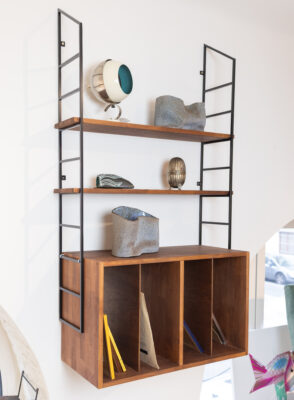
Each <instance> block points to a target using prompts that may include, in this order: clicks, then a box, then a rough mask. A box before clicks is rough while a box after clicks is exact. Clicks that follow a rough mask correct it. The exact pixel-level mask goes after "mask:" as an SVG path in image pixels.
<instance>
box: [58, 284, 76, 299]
mask: <svg viewBox="0 0 294 400" xmlns="http://www.w3.org/2000/svg"><path fill="white" fill-rule="evenodd" d="M59 290H61V291H62V292H65V293H68V294H71V295H72V296H75V297H79V298H80V297H81V295H80V293H77V292H74V291H73V290H70V289H66V288H65V287H63V286H60V288H59Z"/></svg>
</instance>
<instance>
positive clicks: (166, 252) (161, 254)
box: [65, 245, 247, 267]
mask: <svg viewBox="0 0 294 400" xmlns="http://www.w3.org/2000/svg"><path fill="white" fill-rule="evenodd" d="M246 254H247V252H246V251H241V250H228V249H223V248H219V247H211V246H197V245H196V246H195V245H191V246H168V247H160V249H159V251H158V252H157V253H150V254H142V255H141V256H138V257H130V258H120V257H114V256H113V255H112V254H111V251H110V250H94V251H85V252H84V257H85V258H86V259H95V260H97V261H99V262H102V263H103V264H104V266H105V267H108V266H114V265H131V264H140V263H142V264H147V263H148V264H150V263H156V262H169V261H185V260H201V259H212V258H224V257H238V256H246ZM65 255H67V256H70V257H74V258H76V259H78V258H79V256H80V253H79V252H67V253H65Z"/></svg>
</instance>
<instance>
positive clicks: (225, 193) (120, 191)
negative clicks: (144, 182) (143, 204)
mask: <svg viewBox="0 0 294 400" xmlns="http://www.w3.org/2000/svg"><path fill="white" fill-rule="evenodd" d="M80 191H81V190H80V189H79V188H63V189H54V193H59V194H79V193H80ZM83 193H87V194H165V195H173V196H185V195H198V196H200V195H202V196H229V194H230V192H229V191H226V190H172V189H113V188H107V189H105V188H84V190H83Z"/></svg>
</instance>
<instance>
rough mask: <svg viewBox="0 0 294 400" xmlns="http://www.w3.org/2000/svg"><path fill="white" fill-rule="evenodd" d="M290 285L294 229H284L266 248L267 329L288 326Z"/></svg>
mask: <svg viewBox="0 0 294 400" xmlns="http://www.w3.org/2000/svg"><path fill="white" fill-rule="evenodd" d="M289 284H294V229H282V230H280V232H277V233H276V234H275V235H274V236H273V237H272V238H271V239H270V240H269V241H268V242H267V243H266V248H265V285H264V327H265V328H267V327H272V326H280V325H286V324H287V316H286V305H285V296H284V286H285V285H289Z"/></svg>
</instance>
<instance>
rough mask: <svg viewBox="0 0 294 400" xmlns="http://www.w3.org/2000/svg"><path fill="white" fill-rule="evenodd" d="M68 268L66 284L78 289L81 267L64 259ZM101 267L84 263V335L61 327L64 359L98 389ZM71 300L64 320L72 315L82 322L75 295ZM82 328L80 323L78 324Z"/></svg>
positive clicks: (64, 326) (64, 314)
mask: <svg viewBox="0 0 294 400" xmlns="http://www.w3.org/2000/svg"><path fill="white" fill-rule="evenodd" d="M63 265H66V268H65V269H64V273H63V281H64V282H63V284H66V285H68V284H69V283H70V282H76V283H73V286H71V287H69V289H71V290H76V289H77V282H78V277H77V276H78V274H79V271H78V269H77V268H76V267H77V266H78V265H77V264H76V263H72V262H71V261H67V260H63ZM98 288H99V268H98V267H97V265H96V261H95V260H85V287H84V290H85V299H84V302H85V303H84V325H85V327H84V328H85V333H83V334H80V333H79V332H77V331H75V330H73V329H72V328H71V327H69V326H67V325H65V324H62V330H61V340H62V343H61V358H62V361H64V362H65V363H67V364H68V365H69V366H71V367H72V368H73V369H74V370H75V371H77V372H78V373H79V374H80V375H82V376H83V377H84V378H86V379H87V380H88V381H89V382H91V383H92V384H93V385H95V386H98V373H97V368H98V354H99V351H98V313H99V298H98V290H97V289H98ZM66 297H67V298H68V300H67V301H66V299H65V301H64V304H63V317H64V318H66V317H67V315H70V313H73V314H74V315H75V322H77V321H78V319H79V315H80V313H79V309H78V308H74V304H73V300H70V299H69V297H71V299H73V298H74V299H76V298H75V297H73V296H70V295H67V296H66ZM77 325H79V323H78V324H77Z"/></svg>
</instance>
